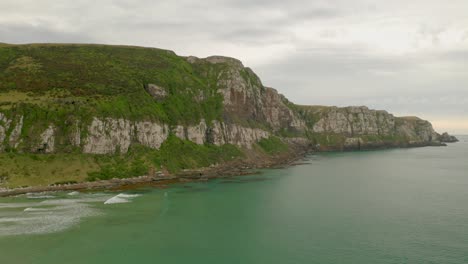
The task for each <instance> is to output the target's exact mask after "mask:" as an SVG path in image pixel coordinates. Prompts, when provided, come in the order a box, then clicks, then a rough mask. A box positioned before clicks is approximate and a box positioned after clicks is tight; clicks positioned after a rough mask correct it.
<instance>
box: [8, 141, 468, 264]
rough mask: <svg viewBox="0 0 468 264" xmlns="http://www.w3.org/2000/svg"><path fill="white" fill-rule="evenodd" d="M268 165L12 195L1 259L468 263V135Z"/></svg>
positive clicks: (281, 263)
mask: <svg viewBox="0 0 468 264" xmlns="http://www.w3.org/2000/svg"><path fill="white" fill-rule="evenodd" d="M459 139H460V142H458V143H453V144H449V145H448V146H447V147H423V148H410V149H391V150H378V151H360V152H336V153H319V154H311V155H309V156H307V157H306V158H305V159H304V160H302V161H299V162H298V163H297V164H295V165H293V166H290V167H287V168H281V169H265V170H260V171H259V172H258V173H257V174H253V175H248V176H238V177H230V178H220V179H214V180H210V181H207V182H189V183H179V184H173V185H170V186H169V187H168V188H165V189H159V188H154V187H153V188H151V187H146V188H141V189H136V190H127V191H118V192H110V191H107V192H91V193H90V192H58V193H40V194H27V195H21V196H17V197H8V198H0V263H8V264H10V263H13V264H16V263H28V264H29V263H66V264H71V263H112V264H115V263H191V264H197V263H200V264H210V263H213V264H215V263H216V264H220V263H228V264H229V263H233V264H234V263H236V264H240V263H242V264H245V263H256V264H261V263H268V264H270V263H278V264H287V263H307V264H310V263H320V264H326V263H334V264H340V263H345V264H346V263H353V264H354V263H356V264H365V263H369V264H378V263H441V264H450V263H457V264H458V263H468V136H459Z"/></svg>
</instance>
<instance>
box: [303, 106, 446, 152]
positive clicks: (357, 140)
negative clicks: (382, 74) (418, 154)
mask: <svg viewBox="0 0 468 264" xmlns="http://www.w3.org/2000/svg"><path fill="white" fill-rule="evenodd" d="M303 110H304V111H303V112H304V116H305V118H306V119H307V120H309V122H308V124H309V126H310V128H311V132H312V133H315V134H326V135H335V136H337V135H338V136H339V137H338V140H337V141H335V142H333V144H334V145H335V147H338V148H342V149H361V148H376V147H396V146H424V145H441V136H440V135H439V134H437V133H436V132H435V131H434V129H433V127H432V125H431V123H429V122H428V121H425V120H422V119H419V118H417V117H395V116H393V115H392V114H389V113H388V112H386V111H379V110H371V109H369V108H367V107H365V106H360V107H343V108H338V107H324V106H315V107H314V106H311V107H307V106H304V107H303Z"/></svg>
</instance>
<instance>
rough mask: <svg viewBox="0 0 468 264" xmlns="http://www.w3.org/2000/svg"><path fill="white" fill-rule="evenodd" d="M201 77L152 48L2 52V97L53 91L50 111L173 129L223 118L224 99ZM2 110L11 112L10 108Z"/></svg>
mask: <svg viewBox="0 0 468 264" xmlns="http://www.w3.org/2000/svg"><path fill="white" fill-rule="evenodd" d="M202 73H203V69H202V70H200V69H194V67H193V66H192V65H191V64H190V63H188V62H186V60H185V59H184V58H181V57H179V56H177V55H176V54H174V53H173V52H170V51H166V50H160V49H153V48H139V47H125V46H103V45H42V44H37V45H8V46H0V92H6V91H16V92H23V93H28V94H29V95H30V97H37V96H43V95H44V94H45V93H48V92H50V91H52V90H54V91H57V92H56V93H57V96H56V97H52V98H50V100H49V101H48V102H47V104H46V106H45V107H48V108H49V109H53V110H57V111H63V112H66V113H68V114H72V113H73V114H75V115H80V116H84V117H86V116H99V115H102V116H118V117H126V118H129V119H155V120H161V121H164V122H167V123H170V124H176V123H196V122H197V121H199V119H200V118H201V117H202V116H203V117H204V118H206V119H216V118H219V117H220V116H221V113H222V98H221V97H220V95H218V94H217V93H216V90H215V89H213V88H214V87H213V85H212V81H211V80H209V79H208V78H207V76H204V75H202ZM148 83H154V84H157V85H159V86H162V87H164V88H166V89H167V91H168V92H169V96H168V98H166V100H164V102H162V103H157V102H155V101H154V100H153V98H151V96H149V95H148V93H146V92H145V90H144V85H146V84H148ZM199 94H203V95H204V97H205V98H206V99H205V100H203V101H202V102H200V103H199V102H195V101H194V100H193V98H194V96H197V95H199ZM72 102H73V104H72ZM12 104H13V102H12ZM12 104H10V107H11V105H12ZM2 105H3V107H4V109H5V108H8V104H7V103H6V102H2ZM17 107H18V106H17Z"/></svg>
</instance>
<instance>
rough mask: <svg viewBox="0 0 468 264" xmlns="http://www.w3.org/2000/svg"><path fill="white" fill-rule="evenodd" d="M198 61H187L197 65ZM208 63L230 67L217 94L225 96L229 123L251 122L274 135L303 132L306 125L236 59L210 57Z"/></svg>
mask: <svg viewBox="0 0 468 264" xmlns="http://www.w3.org/2000/svg"><path fill="white" fill-rule="evenodd" d="M198 60H199V59H197V60H195V59H193V58H188V61H189V62H191V63H194V62H196V61H198ZM203 60H205V61H207V62H209V63H213V64H219V63H224V64H227V65H229V67H226V68H225V70H223V71H222V72H221V73H220V74H219V76H218V83H217V87H218V92H219V93H220V94H221V95H222V96H223V98H224V100H223V103H224V112H225V116H226V118H227V119H226V120H225V121H226V122H227V123H228V122H229V121H232V120H237V119H242V120H252V121H255V122H257V123H261V124H264V125H267V126H269V127H271V129H272V130H274V131H279V130H282V129H283V130H287V129H293V130H295V131H304V130H305V123H304V120H302V119H301V118H300V117H299V116H298V115H297V114H296V113H295V112H294V111H292V110H291V109H290V108H289V107H288V106H287V105H286V104H285V102H286V101H287V100H286V98H284V96H282V95H281V94H279V93H278V92H277V91H276V90H275V89H273V88H268V87H264V86H263V84H262V82H261V81H260V79H259V78H258V76H257V75H256V74H255V73H254V72H253V71H252V70H251V69H250V68H245V67H244V66H243V65H242V63H241V62H240V61H238V60H236V59H233V58H226V57H220V56H215V57H208V58H206V59H203Z"/></svg>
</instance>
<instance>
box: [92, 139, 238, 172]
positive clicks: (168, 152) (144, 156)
mask: <svg viewBox="0 0 468 264" xmlns="http://www.w3.org/2000/svg"><path fill="white" fill-rule="evenodd" d="M242 156H243V154H242V152H241V151H240V150H239V149H238V148H237V147H236V146H234V145H229V144H227V145H223V146H215V145H209V144H206V145H197V144H195V143H193V142H191V141H187V140H181V139H179V138H178V137H176V136H174V135H171V136H169V138H168V139H167V140H166V141H165V142H164V143H163V144H162V145H161V148H160V149H159V150H154V149H149V148H147V147H144V146H141V145H133V146H132V147H131V149H130V150H129V152H128V153H127V154H125V155H114V156H109V155H106V156H95V157H96V159H99V161H98V163H99V164H100V168H99V170H96V171H92V172H89V173H88V177H87V180H90V181H94V180H107V179H112V178H130V177H136V176H141V175H146V174H147V173H148V171H149V169H150V168H158V169H167V170H168V171H169V172H172V173H174V172H178V171H181V170H184V169H195V168H202V167H208V166H210V165H212V164H215V163H221V162H223V161H229V160H232V159H235V158H239V157H242Z"/></svg>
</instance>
